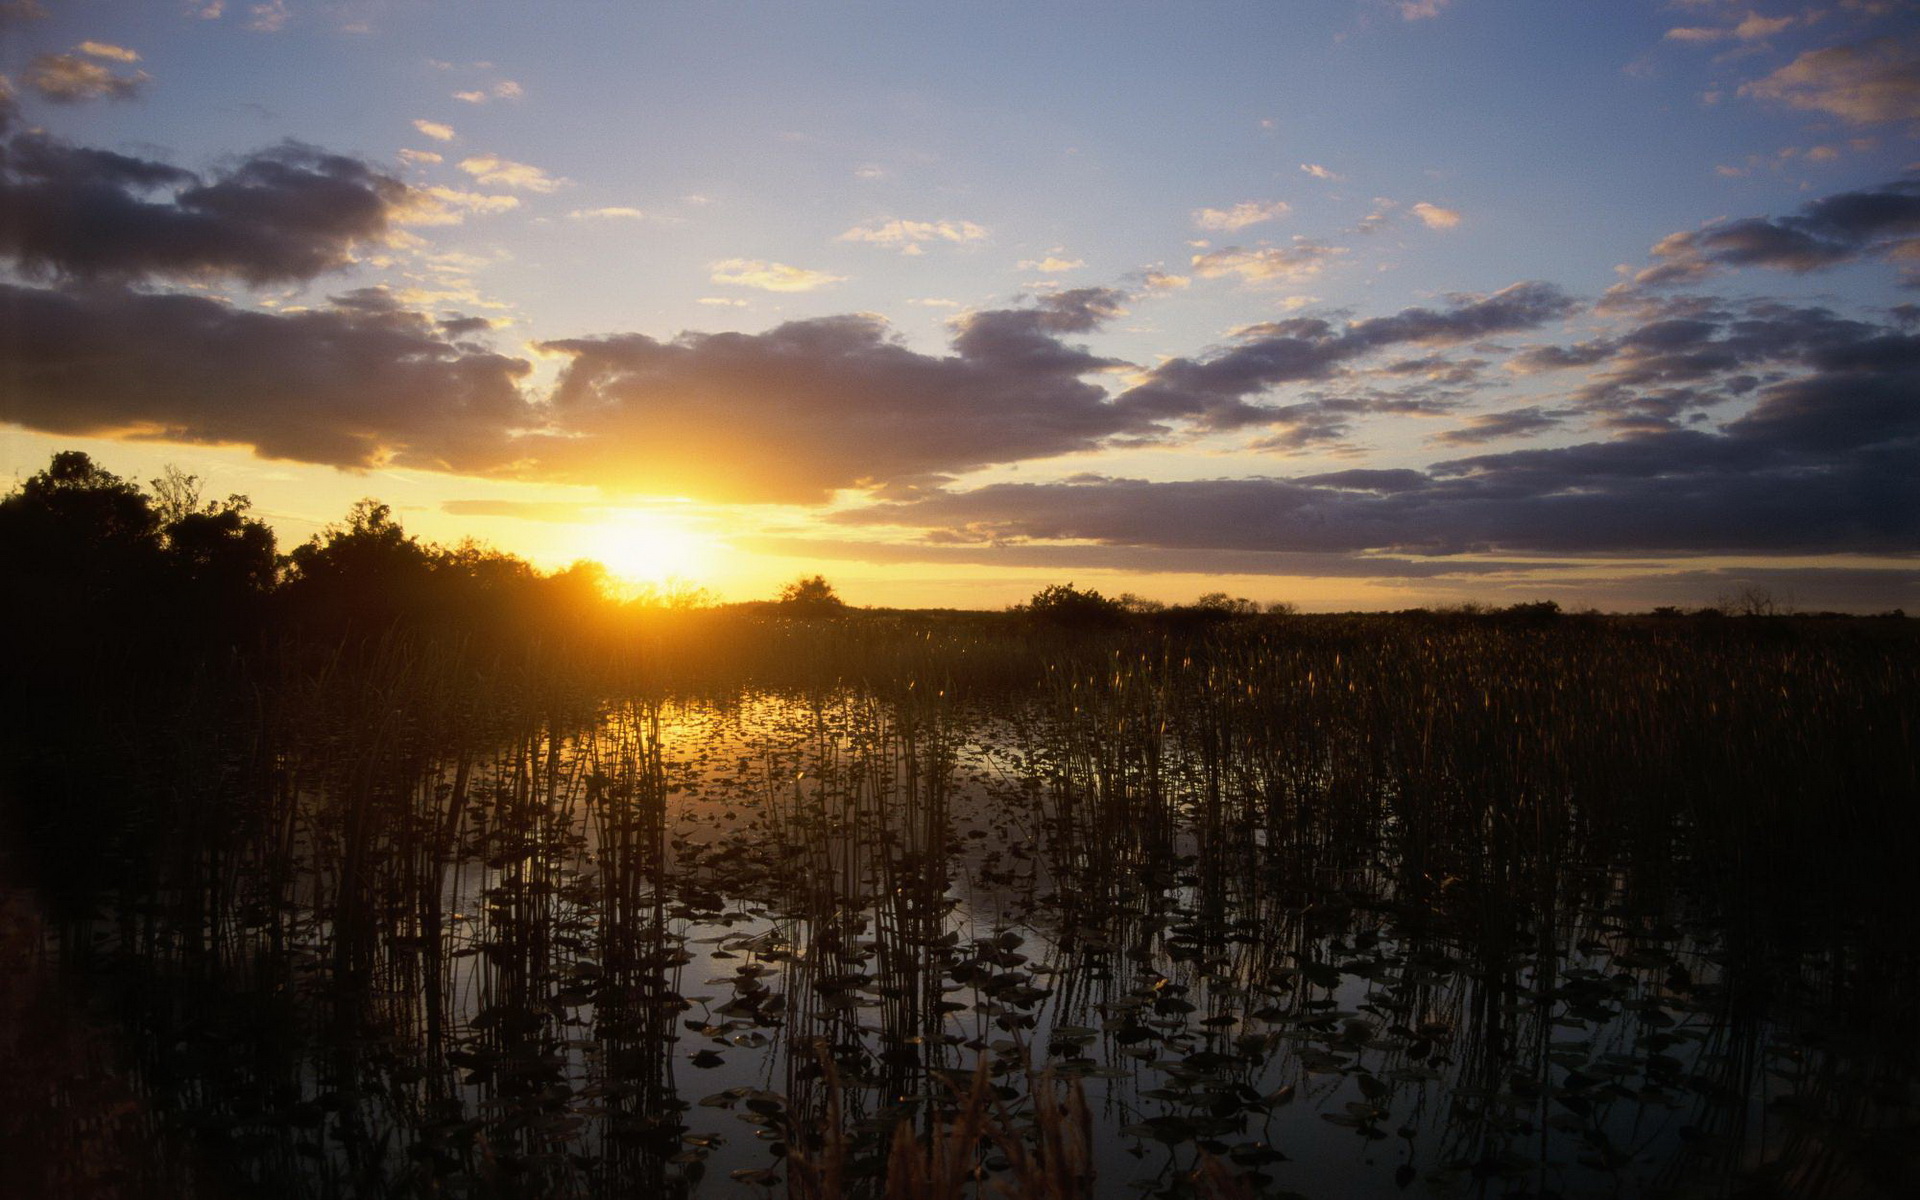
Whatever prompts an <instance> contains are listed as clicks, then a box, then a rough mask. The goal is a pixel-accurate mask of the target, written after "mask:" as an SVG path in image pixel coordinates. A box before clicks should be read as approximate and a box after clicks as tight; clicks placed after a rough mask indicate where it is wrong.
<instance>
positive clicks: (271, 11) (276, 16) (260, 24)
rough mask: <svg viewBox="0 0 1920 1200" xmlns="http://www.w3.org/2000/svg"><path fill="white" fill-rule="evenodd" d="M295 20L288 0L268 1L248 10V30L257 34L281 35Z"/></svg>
mask: <svg viewBox="0 0 1920 1200" xmlns="http://www.w3.org/2000/svg"><path fill="white" fill-rule="evenodd" d="M292 19H293V11H292V10H291V9H289V8H288V7H287V0H268V2H267V3H265V4H255V5H252V6H251V7H249V8H248V9H247V28H248V29H251V30H253V31H254V32H255V33H279V32H280V31H281V30H282V29H285V28H286V27H287V22H288V21H291V20H292Z"/></svg>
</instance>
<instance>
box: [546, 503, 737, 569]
mask: <svg viewBox="0 0 1920 1200" xmlns="http://www.w3.org/2000/svg"><path fill="white" fill-rule="evenodd" d="M716 550H717V547H716V545H715V543H714V541H713V539H712V538H711V537H709V536H707V535H705V534H704V533H702V532H700V531H699V530H696V529H694V528H692V527H691V526H690V525H688V524H687V523H686V522H684V521H681V520H679V519H678V518H676V517H673V516H671V515H667V514H663V513H659V512H628V513H621V514H619V515H618V516H613V517H609V518H608V519H607V520H606V521H603V522H601V523H600V524H599V525H597V526H594V527H593V528H591V529H589V530H587V531H586V533H585V536H584V537H583V538H582V539H581V542H580V547H579V554H580V556H581V557H583V558H591V559H594V560H595V561H597V562H599V563H600V564H601V565H602V566H604V567H606V568H607V570H608V571H609V572H611V573H612V574H613V575H615V576H617V577H619V578H620V579H622V580H625V581H626V582H628V583H635V584H652V585H655V586H659V585H663V584H666V583H667V582H669V581H673V580H681V581H690V582H693V583H704V582H705V581H706V580H707V579H708V578H709V577H710V576H711V575H712V573H713V570H714V566H715V563H714V559H715V552H716Z"/></svg>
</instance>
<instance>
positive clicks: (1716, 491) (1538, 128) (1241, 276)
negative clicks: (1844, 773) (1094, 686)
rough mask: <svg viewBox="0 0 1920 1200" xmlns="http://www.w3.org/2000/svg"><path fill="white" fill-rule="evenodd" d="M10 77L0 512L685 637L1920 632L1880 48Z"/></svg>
mask: <svg viewBox="0 0 1920 1200" xmlns="http://www.w3.org/2000/svg"><path fill="white" fill-rule="evenodd" d="M0 75H3V76H4V80H5V83H4V96H3V98H0V479H5V480H9V481H18V480H21V479H24V478H25V477H27V476H28V475H30V474H32V473H33V472H35V471H37V470H39V469H41V468H43V467H44V466H45V465H46V463H47V461H48V460H49V458H50V457H51V455H52V454H53V453H55V452H56V451H59V450H62V449H70V448H77V449H82V450H85V451H87V452H88V453H89V454H91V455H93V457H94V458H95V460H96V461H98V462H99V463H100V464H101V465H103V466H105V467H106V468H107V469H109V470H112V471H115V472H116V473H119V474H122V475H124V476H127V477H129V478H133V479H139V480H145V479H149V478H152V477H154V476H157V475H159V474H160V473H161V471H162V470H163V469H164V468H165V467H167V466H169V465H172V466H177V467H180V468H181V469H184V470H187V471H189V472H192V473H194V474H196V475H198V476H199V477H200V478H201V479H202V480H204V481H205V483H206V485H207V488H208V490H209V492H210V493H212V494H217V495H224V494H226V493H229V492H237V493H244V494H245V495H247V496H248V497H250V498H251V500H252V502H253V505H254V511H255V512H256V513H257V514H258V515H261V516H263V517H264V518H266V519H267V520H268V521H270V522H271V523H272V524H273V525H274V527H275V528H276V530H277V531H278V533H279V535H280V538H281V542H282V545H283V547H284V546H290V545H293V544H297V543H298V542H300V541H303V540H305V539H306V538H308V537H311V536H313V535H315V534H316V533H317V532H319V531H320V530H322V529H323V528H324V527H325V526H326V525H328V524H329V523H330V522H337V521H339V520H341V519H342V517H343V516H344V514H345V513H346V511H347V509H348V508H349V506H350V505H351V504H352V503H353V502H354V501H355V500H357V499H359V498H361V497H368V496H371V497H377V498H379V499H381V500H383V501H385V502H387V503H389V504H391V505H392V506H393V509H394V511H395V513H396V515H397V516H398V517H399V519H400V520H401V521H402V523H403V524H404V525H405V526H406V527H407V528H408V529H409V530H410V531H411V532H414V533H416V534H419V535H421V536H423V537H426V538H430V539H433V540H436V541H441V542H445V543H453V542H457V541H459V540H460V539H462V538H466V537H474V538H477V539H480V540H482V541H485V542H488V543H491V544H492V545H494V546H497V547H499V548H500V549H503V550H507V551H510V552H513V553H516V554H520V555H523V556H525V557H527V558H529V559H531V560H532V561H534V562H536V563H537V564H539V565H541V566H542V567H546V568H557V567H560V566H564V565H566V564H567V563H569V562H571V561H573V560H575V559H578V558H593V559H597V560H600V561H602V562H604V563H605V564H606V565H607V566H608V567H609V568H611V569H612V570H613V571H614V572H615V573H616V574H618V575H619V576H621V577H622V578H624V579H627V580H630V581H633V582H634V583H636V584H640V585H651V586H656V587H658V586H681V585H685V586H696V587H703V588H706V589H708V590H709V592H711V593H712V594H714V595H716V596H718V597H720V598H724V599H729V600H746V599H756V598H765V597H768V596H771V595H773V594H775V593H776V592H777V591H778V589H779V587H780V585H781V584H782V583H784V582H786V581H788V580H791V579H793V578H796V577H798V576H802V575H811V574H814V573H821V574H824V575H826V576H827V577H828V579H829V580H831V581H832V582H833V583H834V584H835V586H836V587H837V588H838V589H839V591H840V593H841V595H842V596H843V597H845V598H846V599H847V600H848V601H849V602H851V603H855V604H864V605H888V606H916V607H921V606H924V607H961V608H999V607H1003V606H1005V605H1008V604H1012V603H1015V602H1018V601H1020V600H1022V599H1024V598H1025V597H1027V596H1029V595H1031V594H1032V593H1033V592H1034V591H1036V590H1038V588H1040V587H1041V586H1044V585H1047V584H1051V583H1061V582H1073V583H1075V584H1076V585H1077V586H1080V587H1082V588H1096V589H1098V590H1100V591H1102V592H1104V593H1106V594H1108V595H1118V594H1121V593H1133V594H1135V595H1137V596H1141V597H1144V598H1148V599H1156V600H1161V601H1166V602H1180V601H1184V600H1191V599H1192V598H1194V597H1196V596H1198V595H1200V594H1202V593H1206V592H1215V591H1225V592H1228V593H1229V594H1232V595H1236V596H1245V597H1248V598H1251V599H1254V600H1256V601H1259V602H1263V603H1265V602H1273V601H1287V602H1291V603H1294V604H1297V605H1298V606H1299V607H1300V608H1302V609H1306V610H1310V611H1311V610H1344V609H1398V608H1407V607H1413V606H1418V605H1434V604H1449V603H1459V602H1462V601H1468V600H1473V601H1479V602H1483V603H1492V604H1506V603H1516V602H1523V601H1533V600H1540V599H1552V600H1556V601H1558V602H1560V603H1561V604H1562V605H1563V606H1567V607H1572V608H1586V607H1598V608H1602V609H1607V610H1629V609H1644V608H1649V607H1652V606H1656V605H1666V604H1671V605H1679V606H1683V607H1692V606H1698V605H1704V604H1710V603H1713V602H1715V601H1716V600H1718V599H1720V598H1722V597H1725V596H1729V595H1733V594H1736V593H1738V592H1739V591H1741V590H1742V589H1744V588H1750V587H1758V588H1762V589H1765V590H1766V591H1767V592H1769V593H1770V594H1771V595H1772V596H1773V597H1774V598H1775V600H1776V601H1777V602H1778V603H1780V604H1783V605H1788V606H1792V607H1797V608H1800V609H1803V610H1822V609H1841V610H1851V611H1880V610H1885V609H1889V608H1894V607H1903V608H1906V609H1909V610H1920V559H1916V554H1917V553H1920V4H1915V3H1911V2H1900V0H1826V2H1824V3H1817V4H1811V5H1805V4H1780V3H1772V2H1759V3H1739V4H1728V3H1721V2H1720V0H1673V2H1662V3H1637V2H1633V0H1605V2H1604V3H1603V2H1601V0H1580V2H1573V3H1553V4H1541V3H1537V2H1532V0H1297V2H1289V3H1284V4H1283V3H1275V2H1273V0H1262V2H1259V3H1237V2H1219V3H1212V2H1204V0H1196V2H1193V3H1180V4H1171V3H1164V2H1160V3H1128V2H1124V0H1103V2H1101V3H1066V2H1058V0H1025V2H1021V3H999V2H993V0H980V2H970V3H965V4H951V3H949V4H937V5H936V4H920V3H903V2H900V0H893V2H889V3H855V2H840V3H809V2H803V0H792V2H787V3H694V2H680V3H672V2H666V0H649V2H646V3H631V2H624V0H623V2H619V3H615V2H611V0H608V2H596V0H574V2H570V3H567V4H564V5H533V4H524V3H490V2H484V0H459V2H455V0H440V2H435V0H382V2H374V0H340V2H333V3H307V2H303V0H272V2H269V3H239V2H232V0H228V2H224V3H223V2H222V0H147V2H144V3H130V2H129V3H121V2H106V0H98V2H90V0H70V2H65V3H62V2H60V0H38V2H37V3H36V2H33V0H0ZM670 581H672V582H671V583H670Z"/></svg>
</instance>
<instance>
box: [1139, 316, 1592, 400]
mask: <svg viewBox="0 0 1920 1200" xmlns="http://www.w3.org/2000/svg"><path fill="white" fill-rule="evenodd" d="M1573 309H1574V302H1573V301H1572V300H1571V299H1569V298H1568V297H1567V296H1566V295H1565V294H1564V293H1562V292H1561V291H1560V290H1559V289H1558V288H1555V287H1552V286H1551V285H1548V284H1544V283H1516V284H1514V285H1512V286H1511V287H1507V288H1504V289H1502V290H1501V291H1498V292H1495V293H1494V294H1493V295H1491V296H1456V297H1454V298H1453V303H1452V304H1451V305H1450V306H1449V307H1448V308H1445V309H1437V310H1436V309H1431V308H1409V309H1404V310H1402V311H1401V312H1398V313H1395V314H1393V315H1391V316H1385V317H1372V318H1368V319H1366V320H1361V321H1353V322H1349V323H1347V324H1346V325H1344V326H1336V325H1334V324H1333V323H1332V322H1330V321H1327V320H1324V319H1321V318H1317V317H1294V318H1290V319H1288V320H1284V321H1273V322H1267V323H1265V324H1261V325H1255V326H1251V327H1249V328H1247V329H1243V330H1241V331H1240V336H1239V339H1238V341H1237V342H1236V343H1235V344H1234V345H1232V346H1230V347H1228V348H1227V349H1225V350H1223V351H1221V352H1219V353H1217V354H1214V355H1211V356H1209V357H1205V358H1188V357H1178V358H1171V359H1168V360H1167V361H1165V362H1163V363H1161V364H1159V365H1158V366H1156V367H1154V368H1153V369H1152V370H1151V371H1149V372H1147V374H1146V377H1145V378H1144V379H1143V380H1142V381H1141V382H1140V383H1139V384H1137V385H1135V386H1134V387H1133V388H1131V389H1129V390H1128V391H1127V392H1126V393H1125V394H1124V395H1123V396H1122V397H1121V398H1120V401H1119V402H1120V403H1121V404H1123V405H1126V406H1128V407H1131V408H1136V409H1138V410H1140V411H1141V412H1142V413H1145V414H1148V415H1151V416H1153V417H1155V418H1156V419H1184V420H1194V421H1198V422H1200V423H1201V424H1202V425H1204V426H1207V427H1213V428H1237V427H1243V426H1247V425H1256V424H1261V423H1266V422H1270V421H1272V420H1273V419H1274V415H1275V414H1274V410H1272V409H1271V408H1269V407H1267V406H1264V405H1261V404H1256V403H1252V402H1250V400H1249V398H1250V397H1255V396H1258V395H1260V394H1261V393H1263V392H1266V391H1268V390H1269V389H1271V388H1274V387H1278V386H1281V385H1283V384H1293V383H1310V382H1318V381H1322V380H1326V379H1330V378H1332V377H1333V376H1334V375H1335V374H1336V373H1337V372H1339V371H1341V370H1343V369H1345V368H1346V367H1348V366H1349V364H1352V363H1354V362H1356V361H1358V360H1360V359H1363V358H1365V357H1367V356H1368V355H1371V354H1373V353H1375V352H1377V351H1380V350H1383V349H1386V348H1389V347H1392V346H1399V345H1422V346H1445V345H1456V344H1459V343H1463V342H1471V341H1476V340H1478V339H1480V338H1484V337H1488V336H1491V335H1493V334H1498V333H1511V332H1515V331H1518V330H1523V329H1534V328H1538V327H1539V326H1541V325H1544V324H1546V323H1547V322H1549V321H1555V320H1558V319H1560V318H1562V317H1565V316H1566V315H1568V314H1569V313H1570V312H1572V311H1573Z"/></svg>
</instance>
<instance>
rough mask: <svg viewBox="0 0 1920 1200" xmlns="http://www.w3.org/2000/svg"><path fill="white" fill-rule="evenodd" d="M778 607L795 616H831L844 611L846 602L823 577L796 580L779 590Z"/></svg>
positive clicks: (816, 576)
mask: <svg viewBox="0 0 1920 1200" xmlns="http://www.w3.org/2000/svg"><path fill="white" fill-rule="evenodd" d="M780 607H781V608H782V609H783V610H785V611H787V612H789V613H792V614H793V615H795V616H803V617H820V616H832V615H835V614H837V613H840V612H844V611H845V610H846V607H847V604H846V601H844V600H842V599H841V598H840V595H839V593H837V592H835V591H834V590H833V585H832V584H830V583H828V582H827V580H826V577H825V576H824V575H815V576H813V577H811V578H801V579H796V580H794V581H793V582H792V583H789V584H788V585H786V586H785V587H783V588H781V589H780Z"/></svg>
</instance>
